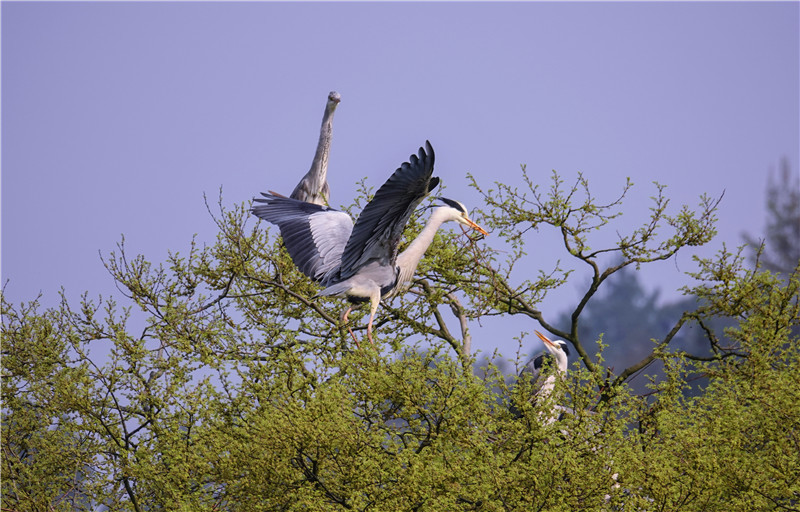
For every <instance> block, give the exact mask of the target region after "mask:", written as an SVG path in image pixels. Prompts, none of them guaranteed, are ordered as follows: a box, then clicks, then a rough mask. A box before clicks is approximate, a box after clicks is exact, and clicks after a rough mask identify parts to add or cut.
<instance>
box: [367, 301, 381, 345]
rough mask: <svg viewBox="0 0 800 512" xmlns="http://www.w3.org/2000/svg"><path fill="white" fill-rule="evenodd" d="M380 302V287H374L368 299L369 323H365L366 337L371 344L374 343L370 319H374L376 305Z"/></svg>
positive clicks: (376, 310)
mask: <svg viewBox="0 0 800 512" xmlns="http://www.w3.org/2000/svg"><path fill="white" fill-rule="evenodd" d="M380 303H381V289H380V288H376V290H375V291H374V292H373V293H372V296H371V297H370V299H369V323H368V324H367V339H368V340H369V342H370V343H372V344H373V345H374V344H375V342H374V341H372V321H373V320H374V319H375V313H377V312H378V306H379V305H380Z"/></svg>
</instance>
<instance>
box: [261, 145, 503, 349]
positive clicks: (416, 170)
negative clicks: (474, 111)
mask: <svg viewBox="0 0 800 512" xmlns="http://www.w3.org/2000/svg"><path fill="white" fill-rule="evenodd" d="M434 158H435V155H434V152H433V148H432V147H431V144H430V142H427V141H426V143H425V147H424V148H420V149H419V152H418V154H417V155H411V157H410V158H409V161H408V162H405V163H403V164H402V165H401V166H400V167H399V168H398V169H397V170H396V171H395V172H394V174H392V176H391V177H390V178H389V179H388V180H387V181H386V183H384V184H383V185H382V186H381V187H380V188H379V189H378V191H377V192H376V193H375V196H374V197H373V199H372V200H371V201H370V202H369V203H367V205H366V206H365V207H364V210H363V211H362V212H361V214H360V215H359V217H358V220H357V221H356V223H355V224H353V221H352V219H351V218H350V216H349V215H347V214H346V213H344V212H340V211H337V210H334V209H332V208H329V207H327V206H320V205H316V204H312V203H307V202H302V201H298V200H295V199H291V198H285V197H280V196H276V195H274V194H265V193H262V194H261V195H262V196H263V198H256V199H255V201H256V202H257V203H260V204H258V205H254V206H253V207H252V209H251V211H252V213H253V214H255V215H256V216H258V217H259V218H261V219H264V220H266V221H268V222H271V223H273V224H275V225H277V226H278V228H279V229H280V231H281V235H282V237H283V243H284V245H285V246H286V249H287V250H288V251H289V255H290V256H291V258H292V261H293V262H294V264H295V265H296V266H297V268H298V269H299V270H300V271H301V272H303V273H304V274H305V275H307V276H308V277H310V278H311V279H314V280H315V281H317V282H319V283H320V284H321V285H322V286H323V287H324V289H323V290H321V291H320V292H319V293H318V294H317V296H330V295H337V296H345V297H347V299H348V300H349V301H350V302H352V303H361V302H367V301H368V302H369V303H370V314H369V322H368V324H367V338H368V339H369V340H370V342H372V326H373V321H374V319H375V314H376V312H377V310H378V305H379V304H380V300H381V298H383V297H386V296H388V295H389V294H391V293H392V292H393V291H395V289H396V288H397V287H398V286H399V285H401V284H402V283H403V282H404V281H403V280H404V279H405V280H410V279H411V278H410V277H408V276H409V274H410V275H411V276H413V273H414V270H415V269H416V267H417V265H418V264H419V261H420V259H421V258H422V256H423V255H424V254H425V251H426V250H427V249H428V247H429V246H430V244H431V242H432V241H433V235H434V234H435V233H436V230H437V229H438V228H439V226H441V224H442V223H443V222H446V221H448V220H454V221H457V222H459V223H461V224H464V225H466V226H469V227H470V228H472V229H475V230H478V231H480V232H481V233H483V234H487V233H486V231H485V230H483V228H481V227H480V226H478V225H477V224H476V223H475V222H473V221H472V220H471V219H470V218H469V215H468V214H467V212H466V208H464V206H463V205H462V204H461V203H458V202H456V201H451V200H443V201H444V202H445V206H441V207H439V208H437V209H435V210H434V213H433V214H432V215H431V220H429V222H428V226H426V228H425V229H423V232H422V233H420V235H419V236H418V237H417V238H416V239H415V241H414V242H412V243H411V244H410V245H409V247H408V248H407V249H406V250H405V251H404V252H403V254H402V255H400V257H398V254H397V249H398V244H399V242H400V238H401V236H402V233H403V229H404V228H405V225H406V223H407V222H408V220H409V218H410V217H411V214H412V213H413V211H414V210H415V209H416V207H417V206H418V205H419V204H420V202H422V200H423V199H424V198H425V196H427V195H428V194H429V193H430V192H431V191H432V190H433V189H434V188H435V187H436V186H437V185H438V184H439V178H437V177H434V176H433V164H434ZM350 309H351V308H348V309H347V310H346V311H345V312H344V314H343V316H342V318H343V320H344V321H346V320H347V314H348V313H349V312H350ZM354 339H355V337H354ZM356 343H358V340H356Z"/></svg>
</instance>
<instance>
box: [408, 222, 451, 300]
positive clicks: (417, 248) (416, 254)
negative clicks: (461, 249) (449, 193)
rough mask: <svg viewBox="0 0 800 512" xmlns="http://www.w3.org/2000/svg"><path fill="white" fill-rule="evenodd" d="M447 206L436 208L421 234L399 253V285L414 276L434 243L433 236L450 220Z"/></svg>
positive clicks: (409, 280)
mask: <svg viewBox="0 0 800 512" xmlns="http://www.w3.org/2000/svg"><path fill="white" fill-rule="evenodd" d="M447 210H448V209H447V208H436V209H435V210H433V213H431V216H430V218H428V223H427V224H425V227H424V228H422V231H420V233H419V235H418V236H417V237H416V238H415V239H414V241H413V242H411V243H410V244H409V245H408V247H406V249H405V250H404V251H403V252H401V253H400V254H398V255H397V266H398V267H400V277H399V282H398V285H399V287H404V286H405V285H406V284H407V283H410V282H411V280H412V279H413V278H414V273H415V272H416V271H417V266H419V262H420V260H422V257H423V256H424V255H425V251H427V250H428V247H430V246H431V243H433V237H435V236H436V232H437V231H439V228H440V227H441V225H442V224H444V223H445V222H447V221H448V220H450V216H449V212H448V211H447Z"/></svg>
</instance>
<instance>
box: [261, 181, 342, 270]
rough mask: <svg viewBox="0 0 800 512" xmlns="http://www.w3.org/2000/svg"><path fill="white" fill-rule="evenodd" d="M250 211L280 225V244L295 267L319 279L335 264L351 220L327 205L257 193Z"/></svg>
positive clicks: (337, 261) (335, 267)
mask: <svg viewBox="0 0 800 512" xmlns="http://www.w3.org/2000/svg"><path fill="white" fill-rule="evenodd" d="M261 195H262V196H264V197H263V198H256V199H254V201H255V202H256V203H260V204H257V205H254V206H253V207H252V208H251V209H250V211H251V212H252V213H253V214H254V215H256V216H257V217H259V218H261V219H264V220H266V221H267V222H271V223H272V224H275V225H276V226H278V228H280V231H281V236H283V243H284V245H285V246H286V249H287V250H288V251H289V256H291V257H292V261H293V262H294V264H295V265H296V266H297V268H298V269H300V271H301V272H302V273H304V274H305V275H307V276H308V277H310V278H312V279H314V280H317V281H319V280H320V279H322V277H323V276H324V275H325V274H326V273H329V272H331V271H333V270H335V269H337V268H338V267H339V265H340V264H341V261H342V252H343V251H344V247H345V244H346V243H347V240H348V238H350V233H351V231H352V230H353V221H352V219H351V218H350V216H349V215H347V214H346V213H344V212H340V211H338V210H333V209H331V208H328V207H327V206H319V205H316V204H312V203H306V202H303V201H297V200H295V199H290V198H287V197H278V196H274V195H272V194H264V193H262V194H261Z"/></svg>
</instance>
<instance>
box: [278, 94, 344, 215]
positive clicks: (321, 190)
mask: <svg viewBox="0 0 800 512" xmlns="http://www.w3.org/2000/svg"><path fill="white" fill-rule="evenodd" d="M340 101H342V97H341V96H340V95H339V93H338V92H336V91H331V92H330V94H328V102H327V103H326V104H325V113H324V114H323V116H322V126H321V127H320V130H319V142H318V143H317V151H316V153H314V160H313V161H312V162H311V169H309V171H308V172H307V173H306V175H305V176H303V179H301V180H300V183H298V184H297V186H296V187H295V188H294V191H292V194H291V195H290V196H289V197H291V198H292V199H297V200H298V201H303V202H306V203H312V204H317V205H321V206H325V205H327V204H328V199H329V198H330V188H329V187H328V179H327V175H328V155H329V154H330V150H331V138H332V137H333V114H334V112H335V111H336V106H337V105H339V102H340Z"/></svg>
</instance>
